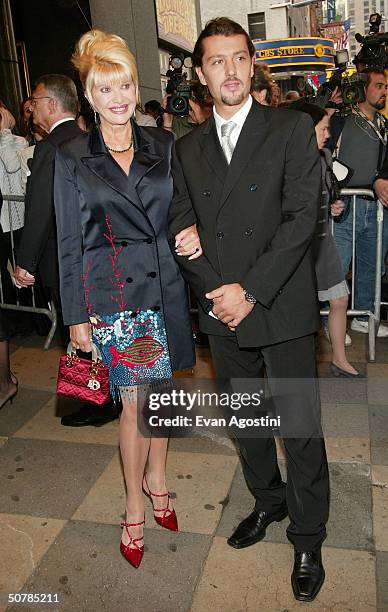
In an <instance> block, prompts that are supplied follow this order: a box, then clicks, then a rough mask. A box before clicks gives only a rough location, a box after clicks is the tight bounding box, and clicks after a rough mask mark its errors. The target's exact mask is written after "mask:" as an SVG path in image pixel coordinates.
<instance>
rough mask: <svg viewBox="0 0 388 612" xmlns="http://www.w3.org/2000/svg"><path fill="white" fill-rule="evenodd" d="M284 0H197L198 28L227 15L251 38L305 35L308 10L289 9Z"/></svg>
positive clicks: (301, 8)
mask: <svg viewBox="0 0 388 612" xmlns="http://www.w3.org/2000/svg"><path fill="white" fill-rule="evenodd" d="M286 4H287V2H285V1H284V0H219V1H218V2H214V0H201V22H202V27H204V25H205V24H206V22H207V21H209V20H210V19H213V18H214V17H220V16H224V17H230V18H231V19H233V20H234V21H237V22H238V23H240V24H241V25H242V26H243V28H245V30H246V31H247V32H248V33H249V35H250V37H251V38H252V39H254V40H265V39H267V40H268V39H271V38H297V37H299V36H309V35H310V34H311V32H310V9H309V7H308V6H306V7H300V8H291V7H287V6H285V5H286Z"/></svg>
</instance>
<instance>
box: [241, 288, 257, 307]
mask: <svg viewBox="0 0 388 612" xmlns="http://www.w3.org/2000/svg"><path fill="white" fill-rule="evenodd" d="M243 291H244V297H245V299H246V301H247V302H249V303H250V304H256V303H257V299H256V298H255V297H254V296H253V295H252V293H248V291H246V290H245V289H244V290H243Z"/></svg>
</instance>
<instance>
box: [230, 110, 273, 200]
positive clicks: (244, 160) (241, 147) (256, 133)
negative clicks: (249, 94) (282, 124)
mask: <svg viewBox="0 0 388 612" xmlns="http://www.w3.org/2000/svg"><path fill="white" fill-rule="evenodd" d="M267 130H268V123H266V122H265V118H264V112H263V109H262V108H260V105H259V104H257V103H256V102H255V101H253V104H252V108H251V110H250V111H249V114H248V116H247V118H246V120H245V123H244V125H243V127H242V130H241V133H240V136H239V139H238V141H237V144H236V147H235V149H234V152H233V156H232V160H231V162H230V165H229V169H228V172H227V174H226V177H225V179H224V180H225V184H224V189H223V191H222V196H221V199H220V209H221V208H222V207H223V206H224V204H225V202H226V200H227V198H228V197H229V194H230V192H231V191H232V189H233V187H234V186H235V184H236V182H237V181H238V179H239V178H240V176H241V174H242V173H243V172H244V169H245V167H246V166H247V165H248V164H250V163H252V159H254V157H255V156H256V157H257V156H258V151H259V149H260V146H261V144H262V142H263V140H264V137H265V135H266V133H267ZM224 176H225V175H224Z"/></svg>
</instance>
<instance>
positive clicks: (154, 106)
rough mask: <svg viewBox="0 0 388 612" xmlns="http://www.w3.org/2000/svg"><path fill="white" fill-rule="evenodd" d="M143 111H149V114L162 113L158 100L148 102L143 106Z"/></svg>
mask: <svg viewBox="0 0 388 612" xmlns="http://www.w3.org/2000/svg"><path fill="white" fill-rule="evenodd" d="M144 110H145V111H146V112H148V111H150V112H151V113H162V112H163V107H162V105H161V104H160V102H159V101H158V100H148V102H146V103H145V104H144Z"/></svg>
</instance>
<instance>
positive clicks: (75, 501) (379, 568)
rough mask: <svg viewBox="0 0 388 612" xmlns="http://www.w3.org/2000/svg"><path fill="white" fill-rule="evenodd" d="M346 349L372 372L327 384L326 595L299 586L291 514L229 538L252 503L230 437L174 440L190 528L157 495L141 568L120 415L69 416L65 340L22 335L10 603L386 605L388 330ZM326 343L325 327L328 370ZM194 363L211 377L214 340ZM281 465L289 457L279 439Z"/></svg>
mask: <svg viewBox="0 0 388 612" xmlns="http://www.w3.org/2000/svg"><path fill="white" fill-rule="evenodd" d="M352 338H353V346H352V347H351V348H350V349H349V351H348V356H349V360H350V361H351V362H352V363H354V364H355V366H356V367H359V369H360V370H361V371H362V372H364V373H367V374H368V378H367V379H365V380H364V381H355V382H354V384H353V387H349V386H347V388H348V389H350V391H349V392H348V393H344V394H342V395H341V396H337V397H334V396H333V394H332V395H331V396H330V393H329V394H327V392H326V396H325V397H323V398H322V401H323V406H322V410H323V422H324V427H325V432H326V436H327V450H328V458H329V463H330V474H331V513H330V520H329V523H328V538H327V540H326V542H325V544H324V548H323V559H324V564H325V568H326V576H327V578H326V582H325V584H324V586H323V588H322V591H321V593H320V594H319V596H318V598H317V599H316V601H315V602H314V603H312V604H299V603H298V602H296V601H295V600H294V598H293V595H292V591H291V586H290V573H291V570H292V563H293V550H292V547H291V546H290V545H289V543H288V542H287V539H286V536H285V529H286V527H287V520H284V521H283V522H282V523H279V524H278V523H276V524H272V525H271V526H270V527H269V528H268V530H267V535H266V538H265V540H264V541H263V542H261V543H259V544H257V545H255V546H252V547H250V548H247V549H244V550H235V549H233V548H230V547H229V546H228V545H227V543H226V540H227V538H228V536H229V535H230V534H231V532H232V530H233V529H234V528H235V527H236V526H237V524H238V523H239V521H240V520H241V519H242V518H243V517H245V516H246V515H247V514H248V513H249V512H250V511H251V509H252V507H253V499H252V497H251V495H250V493H249V492H248V491H247V488H246V486H245V483H244V480H243V477H242V472H241V468H240V465H239V461H238V457H237V455H236V452H235V450H234V447H233V445H232V444H231V442H230V441H229V440H226V439H225V440H218V441H215V440H212V439H209V438H207V437H199V438H192V439H174V440H171V444H170V452H169V455H168V467H167V474H168V485H169V487H170V490H171V491H172V492H173V499H174V505H175V508H176V511H177V515H178V520H179V526H180V531H179V533H172V532H168V531H166V530H163V529H161V528H160V527H159V526H157V525H156V523H155V522H154V520H153V516H152V512H151V507H150V504H149V503H148V500H146V529H145V544H146V548H145V555H144V559H143V562H142V565H141V567H140V569H138V570H134V569H133V568H131V567H130V566H129V564H128V563H127V562H126V561H125V560H124V559H123V557H122V556H121V555H120V552H119V542H120V537H121V531H120V527H119V523H120V520H121V519H122V516H123V514H122V513H123V510H124V504H125V491H124V484H123V477H122V471H121V466H120V461H119V455H118V447H117V434H118V422H117V421H115V422H113V423H108V424H106V425H104V426H103V427H99V428H95V427H82V428H70V427H63V426H61V424H60V417H61V416H62V415H64V414H67V413H70V412H73V411H74V409H75V408H74V403H72V402H70V401H63V400H61V401H57V399H56V397H55V394H54V389H55V382H56V373H57V364H58V358H59V356H60V354H61V353H62V350H61V349H60V348H59V347H54V348H51V349H50V350H49V351H43V350H42V348H41V347H42V345H43V342H42V339H41V338H38V337H30V338H27V339H19V340H18V341H17V342H14V343H13V345H12V355H11V361H12V368H13V371H14V373H15V374H16V375H17V377H18V378H19V381H20V390H19V393H18V395H17V397H16V399H15V401H14V403H13V404H12V405H10V404H7V406H6V407H5V408H4V409H3V410H2V411H1V412H0V436H1V437H0V458H1V461H0V479H1V496H0V542H1V555H0V593H2V596H1V597H2V599H0V610H1V611H2V610H5V609H7V610H15V612H20V611H22V610H23V611H24V610H46V609H47V610H59V611H61V612H67V611H69V612H70V611H72V612H78V611H87V612H89V611H93V612H99V611H108V612H116V611H117V612H124V611H130V612H132V611H135V610H136V611H139V612H151V611H154V612H178V611H185V612H186V611H187V612H188V611H192V612H207V611H211V612H240V611H241V612H242V611H245V612H251V611H252V612H281V611H283V612H285V611H287V612H291V611H296V610H307V608H308V609H309V610H311V611H313V610H319V611H320V612H322V611H329V610H330V611H335V612H347V611H349V612H356V611H357V612H358V611H359V612H369V611H370V612H373V611H375V610H378V611H379V612H387V610H388V342H387V341H386V340H385V339H382V340H380V339H379V340H378V341H377V362H376V363H375V364H367V363H366V360H365V353H366V338H365V336H363V335H361V334H356V333H353V334H352ZM329 348H330V347H329V345H328V343H327V341H326V340H325V339H324V338H320V339H319V349H318V360H319V372H320V375H321V376H329V374H328V372H329V369H328V361H329V359H330V356H329ZM197 353H198V364H197V366H196V368H195V372H194V376H195V377H197V378H204V377H211V376H212V369H211V362H210V357H209V354H208V351H207V349H203V348H202V349H198V351H197ZM278 447H279V453H280V457H281V461H280V462H281V468H282V471H283V473H284V471H285V462H284V454H283V451H282V447H281V443H279V445H278ZM16 592H21V593H27V592H28V593H39V594H40V593H52V594H54V593H57V594H58V597H59V600H60V603H59V604H51V605H45V604H43V603H41V604H34V605H33V604H14V605H8V607H7V598H6V595H5V594H6V593H16Z"/></svg>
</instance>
